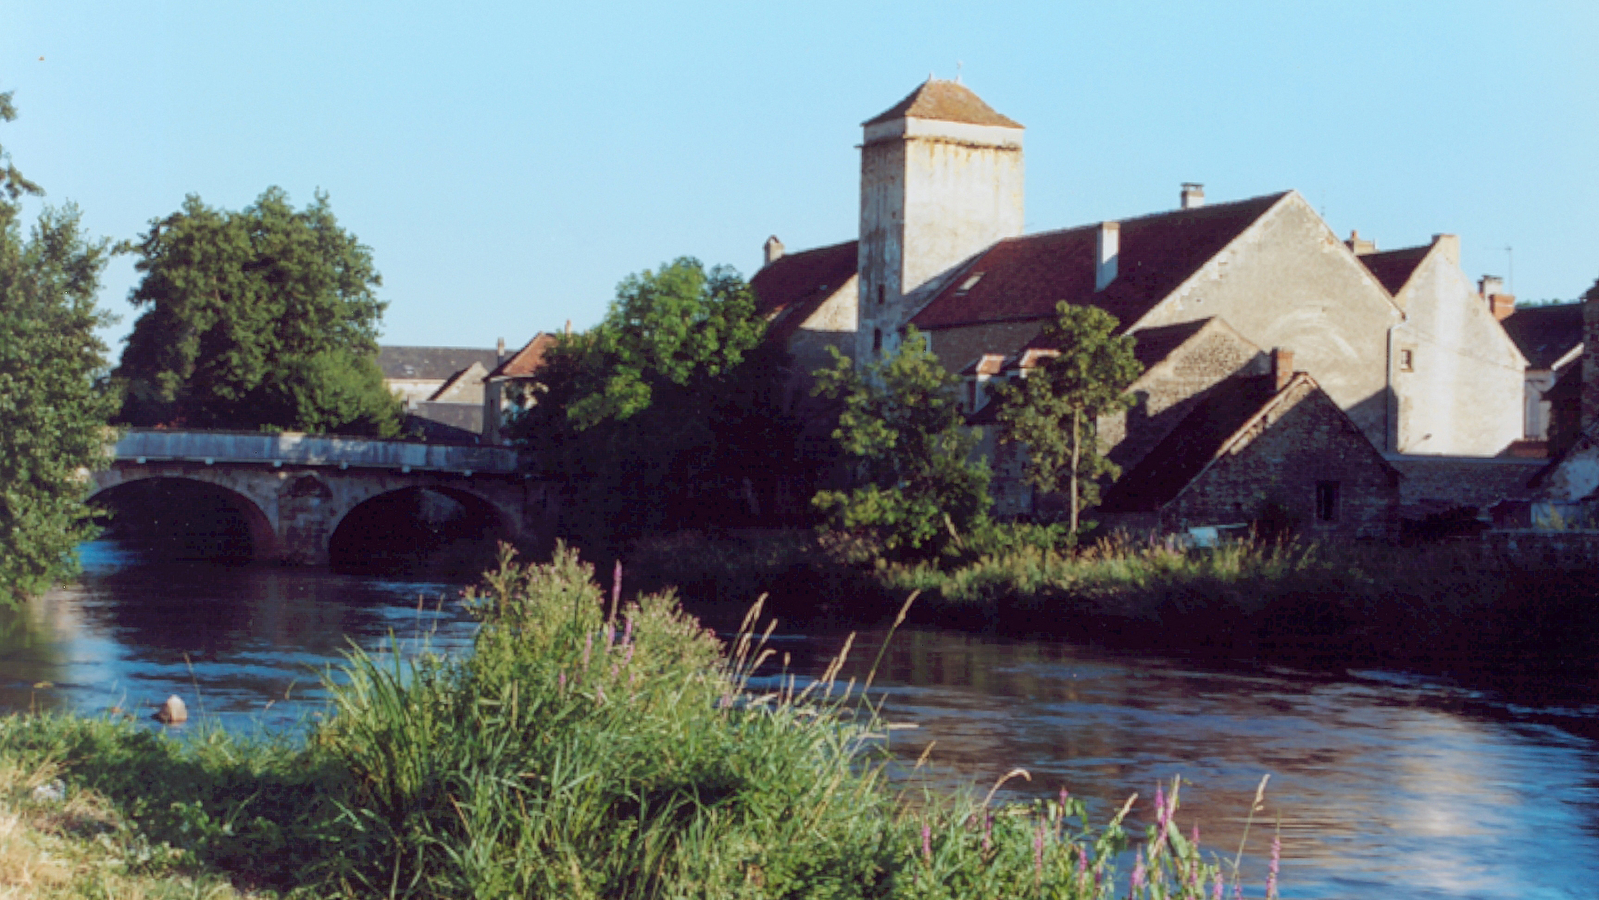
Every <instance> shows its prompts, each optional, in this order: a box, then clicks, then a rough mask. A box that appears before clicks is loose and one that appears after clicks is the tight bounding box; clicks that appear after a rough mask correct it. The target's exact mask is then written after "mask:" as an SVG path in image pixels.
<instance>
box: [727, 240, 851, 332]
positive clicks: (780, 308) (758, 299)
mask: <svg viewBox="0 0 1599 900" xmlns="http://www.w3.org/2000/svg"><path fill="white" fill-rule="evenodd" d="M856 243H857V242H855V241H845V242H844V243H842V244H833V245H832V246H829V247H818V248H816V249H814V250H802V251H800V252H799V253H790V254H787V255H785V256H780V257H778V258H777V259H776V260H774V261H773V262H772V263H771V264H769V265H767V266H765V267H763V268H762V269H761V270H760V271H759V272H756V273H755V277H754V278H752V279H750V287H751V288H752V289H753V290H754V291H755V308H756V311H757V312H759V313H760V314H761V316H762V317H763V318H765V319H766V320H767V321H768V322H769V323H770V324H769V325H768V326H767V335H768V336H770V337H773V338H777V339H780V340H787V339H788V338H789V337H790V336H791V335H793V333H794V332H796V331H798V330H799V327H800V325H802V324H804V322H805V320H806V319H808V318H810V317H811V314H812V313H814V312H816V310H817V309H818V308H819V307H821V305H822V304H823V303H826V302H827V298H829V297H831V296H833V294H834V293H836V292H837V291H838V289H839V288H841V287H843V286H844V284H845V282H847V281H849V280H850V279H851V278H854V277H855V270H856V265H857V250H856Z"/></svg>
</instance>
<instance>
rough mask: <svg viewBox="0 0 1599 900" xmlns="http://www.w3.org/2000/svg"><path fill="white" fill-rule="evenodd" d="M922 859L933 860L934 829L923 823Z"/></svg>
mask: <svg viewBox="0 0 1599 900" xmlns="http://www.w3.org/2000/svg"><path fill="white" fill-rule="evenodd" d="M922 859H925V860H927V861H928V862H932V861H933V829H931V828H929V827H928V826H927V823H926V822H923V823H922Z"/></svg>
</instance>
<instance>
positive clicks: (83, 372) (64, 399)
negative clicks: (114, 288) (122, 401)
mask: <svg viewBox="0 0 1599 900" xmlns="http://www.w3.org/2000/svg"><path fill="white" fill-rule="evenodd" d="M15 116H16V110H15V108H14V107H13V106H12V102H11V94H10V93H4V94H0V121H5V122H9V121H11V120H12V119H13V118H15ZM39 193H42V191H41V190H40V189H39V188H38V186H36V185H34V184H33V183H32V182H30V181H28V180H27V179H25V178H23V177H22V175H21V173H20V172H18V171H17V168H16V167H15V166H14V165H12V164H11V159H10V155H9V154H8V153H6V152H5V150H4V148H3V147H0V603H6V604H9V603H14V602H16V601H17V600H19V599H21V598H23V597H26V596H30V595H33V594H38V593H40V592H42V591H44V590H45V589H47V588H49V587H50V586H51V584H53V583H54V582H55V581H57V580H59V579H60V578H63V577H65V576H67V575H69V574H70V573H71V572H72V570H73V568H74V565H75V564H74V559H73V556H72V550H73V548H74V547H75V546H77V544H79V543H80V542H82V541H84V540H86V539H88V538H89V537H92V536H93V533H94V527H93V525H92V523H91V522H90V520H89V517H90V510H89V508H88V507H87V506H86V505H85V503H84V499H85V497H86V496H87V495H88V492H89V489H90V487H91V483H90V482H89V480H88V474H89V472H90V470H92V469H96V468H103V467H104V466H105V464H106V463H107V462H108V457H107V454H106V449H105V448H106V444H107V442H108V439H109V437H110V433H109V430H108V429H107V427H106V421H107V417H108V416H109V415H110V413H111V411H112V409H113V408H114V401H113V400H112V398H111V397H110V395H109V394H108V393H107V392H106V391H105V390H103V386H102V385H100V384H99V383H97V379H98V378H99V377H100V376H102V375H103V374H104V372H105V365H106V363H105V350H106V348H105V345H104V344H102V343H101V342H100V340H99V339H98V338H96V337H95V334H94V329H95V328H96V327H98V326H99V325H101V324H103V323H104V322H105V316H104V314H103V313H101V312H100V311H99V310H97V309H96V308H95V293H96V291H97V290H98V289H99V283H100V273H101V271H102V270H103V269H104V267H105V263H106V260H107V258H108V255H109V246H108V245H107V243H106V242H105V241H96V240H90V239H88V238H86V237H85V236H84V235H83V233H82V231H81V229H80V226H79V216H78V211H77V209H76V208H75V207H73V206H71V205H67V206H64V207H62V208H59V209H49V208H47V209H45V211H44V212H43V213H42V214H41V215H40V217H39V220H38V222H37V223H36V224H35V225H34V226H33V228H32V230H31V231H30V233H29V235H28V236H27V237H26V238H24V237H23V235H22V226H21V217H22V210H21V205H20V202H19V201H20V198H21V197H22V196H23V195H25V194H39Z"/></svg>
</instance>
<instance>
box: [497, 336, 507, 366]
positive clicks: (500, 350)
mask: <svg viewBox="0 0 1599 900" xmlns="http://www.w3.org/2000/svg"><path fill="white" fill-rule="evenodd" d="M494 361H495V362H497V363H502V362H505V338H500V340H499V343H497V344H495V345H494Z"/></svg>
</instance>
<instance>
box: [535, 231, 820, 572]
mask: <svg viewBox="0 0 1599 900" xmlns="http://www.w3.org/2000/svg"><path fill="white" fill-rule="evenodd" d="M765 327H766V323H765V321H764V320H762V319H761V318H760V316H759V315H758V314H757V313H756V309H755V299H754V296H753V294H752V293H751V292H750V289H749V287H748V285H746V284H745V282H744V280H743V279H742V278H740V277H739V276H738V274H737V273H736V272H734V271H733V270H732V269H729V268H726V267H715V268H712V269H709V270H707V269H706V268H705V267H704V266H703V265H702V264H701V263H700V262H699V260H696V259H693V258H691V257H682V258H679V259H677V260H675V261H673V262H671V263H667V264H665V265H662V266H661V267H659V268H658V269H657V270H655V271H650V270H645V271H644V272H642V273H639V274H637V275H632V276H629V277H628V278H627V279H626V280H624V281H623V282H622V283H621V284H620V285H618V287H617V296H616V299H615V301H613V302H612V304H611V307H610V310H609V312H608V313H607V314H606V317H605V319H604V321H602V322H601V323H600V324H599V325H598V326H596V327H595V328H593V329H591V330H590V331H588V332H587V333H584V334H578V335H569V336H566V337H563V338H562V339H561V340H560V342H559V343H558V344H557V345H556V346H555V347H554V348H553V349H552V350H551V351H549V352H548V353H547V354H546V355H545V357H544V363H543V367H542V368H541V369H540V372H539V382H540V385H539V389H538V390H537V391H536V392H535V393H534V394H533V395H532V396H533V400H532V402H531V403H530V405H527V406H526V407H525V408H524V409H523V410H522V411H521V412H519V413H517V414H514V415H513V417H512V422H511V424H510V425H509V426H508V427H507V433H508V434H509V435H510V436H511V437H512V439H513V440H514V441H516V442H518V443H520V444H522V445H524V446H526V447H527V448H528V449H529V450H530V451H532V452H531V456H532V458H533V459H534V460H535V463H534V464H535V465H536V466H537V468H538V469H539V470H540V472H541V473H542V474H545V475H548V476H553V477H555V478H558V479H560V480H561V481H563V482H564V483H565V485H566V490H565V493H566V496H565V499H564V502H563V522H562V530H563V532H564V533H565V535H566V536H568V537H572V538H573V539H575V540H577V541H578V542H579V543H580V544H582V545H583V546H584V547H585V548H586V549H588V550H589V551H590V552H594V553H603V552H607V551H614V550H615V549H617V548H618V546H619V544H620V543H621V542H623V541H625V540H626V539H628V538H630V537H633V536H636V535H639V534H643V533H645V532H647V531H650V530H654V529H659V528H663V527H669V526H681V525H693V524H701V523H709V522H716V521H726V520H727V519H728V518H729V512H730V507H733V508H736V507H737V506H738V505H739V502H740V501H738V500H737V498H738V496H739V493H740V488H741V486H742V485H744V484H745V483H746V481H745V479H750V482H756V481H757V480H758V479H761V478H763V477H767V475H768V474H769V473H770V472H772V471H774V470H776V471H781V467H782V456H783V449H782V448H784V447H785V446H787V444H788V443H790V442H791V441H790V436H791V435H793V434H795V433H797V429H796V428H793V427H789V426H788V425H787V424H786V423H784V422H783V420H782V417H781V414H780V412H779V411H778V408H777V403H776V395H777V392H776V390H775V385H776V384H777V377H778V376H777V373H778V372H779V371H780V369H781V365H780V362H779V361H778V360H776V359H774V357H773V354H774V353H781V350H780V348H775V347H773V346H772V345H769V344H764V343H763V341H762V336H763V335H764V333H765ZM769 387H770V388H771V389H768V388H769Z"/></svg>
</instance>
